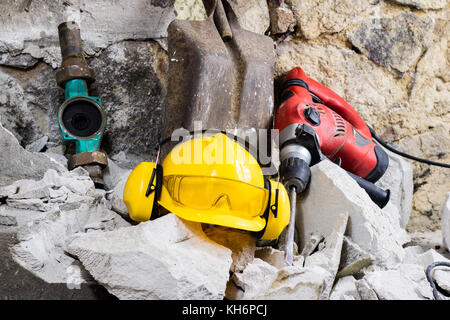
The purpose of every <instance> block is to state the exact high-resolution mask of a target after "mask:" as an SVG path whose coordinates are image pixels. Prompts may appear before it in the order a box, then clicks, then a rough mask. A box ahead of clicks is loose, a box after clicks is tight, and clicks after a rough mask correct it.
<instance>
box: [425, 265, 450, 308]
mask: <svg viewBox="0 0 450 320" xmlns="http://www.w3.org/2000/svg"><path fill="white" fill-rule="evenodd" d="M436 267H450V262H446V261H438V262H434V263H432V264H430V265H429V266H428V267H427V270H426V271H425V274H426V276H427V280H428V282H429V283H430V285H431V288H433V296H434V299H435V300H442V299H441V297H440V296H439V292H438V290H437V288H436V284H435V283H434V280H433V277H432V276H431V271H432V270H433V269H434V268H436Z"/></svg>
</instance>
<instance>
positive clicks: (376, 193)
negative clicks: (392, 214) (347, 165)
mask: <svg viewBox="0 0 450 320" xmlns="http://www.w3.org/2000/svg"><path fill="white" fill-rule="evenodd" d="M347 173H348V174H349V175H350V177H352V178H353V179H354V180H355V181H356V182H357V183H358V184H359V186H360V187H361V188H363V189H364V190H366V192H367V194H368V195H369V197H370V199H372V201H373V202H375V204H376V205H377V206H378V207H380V208H381V209H383V208H384V207H385V206H386V204H387V203H388V202H389V199H390V197H391V192H390V190H389V189H387V190H384V189H381V188H380V187H378V186H376V185H374V184H373V183H372V182H370V181H367V180H366V179H363V178H361V177H359V176H357V175H355V174H353V173H351V172H349V171H347Z"/></svg>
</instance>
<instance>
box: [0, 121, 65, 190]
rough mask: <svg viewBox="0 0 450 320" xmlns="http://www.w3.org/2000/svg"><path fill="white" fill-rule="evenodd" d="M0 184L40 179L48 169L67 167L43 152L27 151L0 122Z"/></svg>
mask: <svg viewBox="0 0 450 320" xmlns="http://www.w3.org/2000/svg"><path fill="white" fill-rule="evenodd" d="M0 150H1V152H0V186H5V185H9V184H11V183H12V182H14V181H16V180H19V179H41V178H42V177H43V175H44V173H45V172H46V171H47V170H48V169H53V170H56V171H57V172H65V171H67V169H66V168H65V167H63V166H62V165H61V164H59V163H58V162H56V161H54V160H52V159H50V158H48V157H47V156H45V154H43V153H33V152H28V151H27V150H25V149H24V148H22V147H21V146H20V145H19V142H18V141H17V139H16V138H15V137H14V135H13V134H12V133H11V132H9V131H8V130H6V129H5V128H4V127H3V126H2V125H1V123H0Z"/></svg>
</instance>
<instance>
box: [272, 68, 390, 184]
mask: <svg viewBox="0 0 450 320" xmlns="http://www.w3.org/2000/svg"><path fill="white" fill-rule="evenodd" d="M282 100H283V102H282V103H281V105H280V106H279V108H278V109H277V111H276V116H275V128H276V129H279V130H280V132H281V131H282V130H283V129H284V128H286V127H287V126H289V125H291V124H307V125H309V126H311V127H312V128H313V129H314V131H315V133H316V135H317V138H318V140H319V144H320V150H321V151H322V153H323V154H324V155H325V156H326V157H327V158H329V159H330V160H332V161H335V160H338V159H340V161H341V167H342V168H344V169H345V170H347V171H349V172H351V173H353V174H355V175H358V176H359V177H362V178H365V179H366V180H368V181H371V182H375V181H377V180H378V179H379V178H380V177H381V176H382V175H383V174H384V172H385V171H386V169H387V166H388V163H389V160H388V156H387V154H386V153H385V151H384V150H383V149H381V147H379V146H378V145H377V144H375V142H374V141H373V140H372V135H371V133H370V130H369V128H368V127H367V125H366V123H365V122H364V120H363V119H362V118H361V117H360V116H359V114H358V113H357V112H356V111H355V110H354V109H353V107H352V106H351V105H350V104H348V103H347V102H346V101H345V100H344V99H343V98H341V97H340V96H339V95H337V94H336V93H335V92H333V91H332V90H330V89H329V88H327V87H325V86H324V85H322V84H320V83H318V82H317V81H315V80H313V79H310V78H308V77H307V76H306V74H305V72H304V71H303V70H302V69H301V68H300V67H296V68H294V69H293V70H291V71H290V72H289V73H288V75H287V76H286V80H285V85H284V87H283V92H282Z"/></svg>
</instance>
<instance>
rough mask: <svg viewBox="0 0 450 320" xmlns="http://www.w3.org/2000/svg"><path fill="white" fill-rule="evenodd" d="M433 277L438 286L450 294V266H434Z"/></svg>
mask: <svg viewBox="0 0 450 320" xmlns="http://www.w3.org/2000/svg"><path fill="white" fill-rule="evenodd" d="M433 278H434V280H435V282H436V283H437V284H438V286H439V287H440V288H442V289H444V290H445V291H446V292H447V293H448V294H450V268H448V267H447V268H445V267H436V269H434V272H433Z"/></svg>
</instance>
